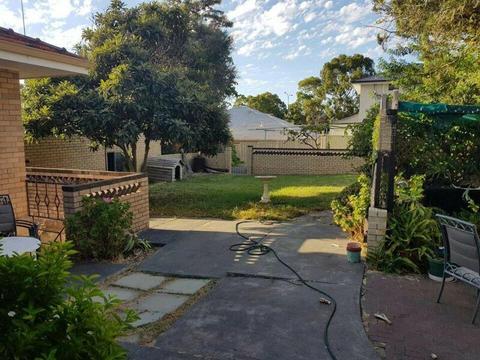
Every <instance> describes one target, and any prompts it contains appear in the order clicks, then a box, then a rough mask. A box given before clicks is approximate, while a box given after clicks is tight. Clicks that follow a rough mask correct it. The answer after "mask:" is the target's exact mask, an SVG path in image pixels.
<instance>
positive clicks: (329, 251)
mask: <svg viewBox="0 0 480 360" xmlns="http://www.w3.org/2000/svg"><path fill="white" fill-rule="evenodd" d="M235 224H236V222H233V221H210V222H208V223H205V224H203V225H202V226H201V229H199V228H195V229H192V228H189V227H186V228H185V229H183V230H164V231H165V232H167V233H168V236H169V237H170V238H171V239H172V241H171V242H170V243H169V244H167V245H166V246H164V247H163V248H161V249H159V250H158V251H157V252H156V253H155V254H154V255H153V256H150V257H149V258H148V259H146V260H145V261H144V262H143V263H141V264H140V266H139V269H140V270H143V271H148V272H158V273H163V274H168V275H181V276H198V277H215V278H220V277H223V276H225V275H226V274H227V273H238V274H245V275H254V276H266V277H278V278H290V279H291V278H294V275H293V274H292V273H291V272H290V271H289V270H288V269H286V268H285V267H284V266H282V265H281V264H280V263H279V262H278V261H277V260H276V259H275V258H274V256H273V255H272V254H269V255H267V256H262V257H258V256H255V255H253V256H252V255H248V254H246V253H234V252H232V251H230V250H229V247H230V246H231V245H232V244H235V243H239V242H242V240H243V239H242V238H240V237H239V236H238V235H237V234H236V233H235ZM177 227H178V228H180V225H178V226H177ZM241 232H242V233H244V234H247V235H256V234H264V233H267V232H269V236H268V237H267V238H266V239H265V244H267V245H269V246H272V247H273V248H274V249H275V250H276V251H277V253H278V254H279V255H280V256H281V257H282V259H284V260H286V261H287V262H288V263H289V264H291V265H292V266H293V267H294V268H295V269H297V270H298V271H299V272H300V273H301V274H302V276H303V277H304V278H305V279H308V280H315V281H323V282H330V283H343V282H349V283H356V282H358V281H359V280H360V279H361V276H362V272H363V268H362V266H361V265H359V264H349V263H348V262H347V260H346V256H345V247H346V244H347V242H348V239H347V238H346V236H345V234H344V233H342V232H341V230H340V229H339V228H338V227H336V226H332V225H330V224H329V223H328V222H326V221H325V219H324V217H314V216H304V217H301V218H299V219H296V220H294V221H292V222H289V223H280V224H274V225H270V226H269V225H265V224H259V223H256V222H254V223H249V224H242V226H241Z"/></svg>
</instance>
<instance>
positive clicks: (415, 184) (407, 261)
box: [368, 175, 440, 273]
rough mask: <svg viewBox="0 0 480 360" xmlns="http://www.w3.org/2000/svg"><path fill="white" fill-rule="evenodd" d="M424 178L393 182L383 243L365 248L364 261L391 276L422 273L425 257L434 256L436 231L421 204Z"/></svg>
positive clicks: (397, 179)
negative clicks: (389, 215)
mask: <svg viewBox="0 0 480 360" xmlns="http://www.w3.org/2000/svg"><path fill="white" fill-rule="evenodd" d="M424 180H425V177H424V176H419V175H416V176H413V177H411V178H410V179H408V180H406V179H404V178H403V176H401V175H400V176H397V177H396V179H395V184H396V186H395V207H394V210H393V214H392V216H391V217H390V218H389V221H388V233H387V236H386V237H385V241H384V242H382V243H381V244H380V245H379V246H378V247H376V248H374V249H369V255H368V261H369V263H370V264H371V265H372V266H373V267H374V268H376V269H378V270H381V271H384V272H391V273H408V272H414V273H420V272H423V271H425V269H426V263H427V258H428V257H433V256H435V249H436V248H437V247H438V245H439V239H440V232H439V229H438V225H437V222H436V221H435V218H434V213H433V210H432V209H431V208H427V207H425V206H423V205H422V204H421V202H420V201H421V200H422V199H423V183H424Z"/></svg>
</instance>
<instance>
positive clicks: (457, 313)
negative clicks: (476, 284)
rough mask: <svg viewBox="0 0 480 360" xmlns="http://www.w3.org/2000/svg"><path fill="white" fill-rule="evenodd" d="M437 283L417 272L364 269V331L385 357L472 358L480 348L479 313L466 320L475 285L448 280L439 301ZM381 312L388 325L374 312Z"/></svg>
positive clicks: (403, 359) (396, 359)
mask: <svg viewBox="0 0 480 360" xmlns="http://www.w3.org/2000/svg"><path fill="white" fill-rule="evenodd" d="M439 289H440V284H439V283H437V282H434V281H432V280H430V279H427V278H424V277H421V276H412V277H406V276H394V275H385V274H382V273H377V272H368V274H367V279H366V289H365V296H364V301H363V302H364V305H363V309H364V311H365V312H366V313H367V314H368V317H367V324H368V336H369V337H370V339H371V340H372V341H373V342H376V343H377V345H380V348H381V349H383V350H381V351H382V352H383V353H384V357H385V358H386V359H389V360H390V359H391V360H406V359H408V360H417V359H418V360H420V359H422V360H424V359H432V354H435V355H436V356H437V357H438V359H448V360H472V359H478V358H479V354H480V326H479V324H480V319H477V324H476V325H472V324H471V323H470V321H471V316H472V313H473V308H474V306H475V290H473V288H471V287H468V286H466V285H464V284H461V283H458V282H455V283H447V284H446V285H445V290H444V293H443V296H442V301H441V304H437V303H436V302H435V301H436V296H437V295H438V291H439ZM376 312H380V313H384V314H385V315H387V317H388V318H389V319H390V320H391V321H392V324H391V325H388V324H386V323H385V322H383V321H380V320H377V319H375V318H374V317H373V314H375V313H376Z"/></svg>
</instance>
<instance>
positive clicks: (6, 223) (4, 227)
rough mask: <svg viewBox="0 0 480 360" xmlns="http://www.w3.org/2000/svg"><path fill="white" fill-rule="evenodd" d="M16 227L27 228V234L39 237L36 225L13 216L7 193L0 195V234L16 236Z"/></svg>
mask: <svg viewBox="0 0 480 360" xmlns="http://www.w3.org/2000/svg"><path fill="white" fill-rule="evenodd" d="M17 227H23V228H26V229H28V235H29V236H31V237H34V238H37V239H39V236H38V226H37V225H36V224H35V223H34V222H33V221H28V220H19V219H16V218H15V212H14V211H13V205H12V201H11V200H10V196H9V195H0V236H5V237H7V236H17Z"/></svg>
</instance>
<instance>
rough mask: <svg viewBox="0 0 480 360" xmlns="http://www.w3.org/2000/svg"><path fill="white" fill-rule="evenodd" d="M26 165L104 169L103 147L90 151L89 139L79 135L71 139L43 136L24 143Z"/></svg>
mask: <svg viewBox="0 0 480 360" xmlns="http://www.w3.org/2000/svg"><path fill="white" fill-rule="evenodd" d="M25 160H26V162H27V166H33V167H51V168H64V169H91V170H105V169H106V166H105V149H104V148H100V149H99V150H98V151H92V150H90V147H89V141H88V140H87V139H84V138H81V137H74V138H71V139H58V138H54V137H51V138H45V139H41V140H39V141H37V142H34V143H26V144H25Z"/></svg>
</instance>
